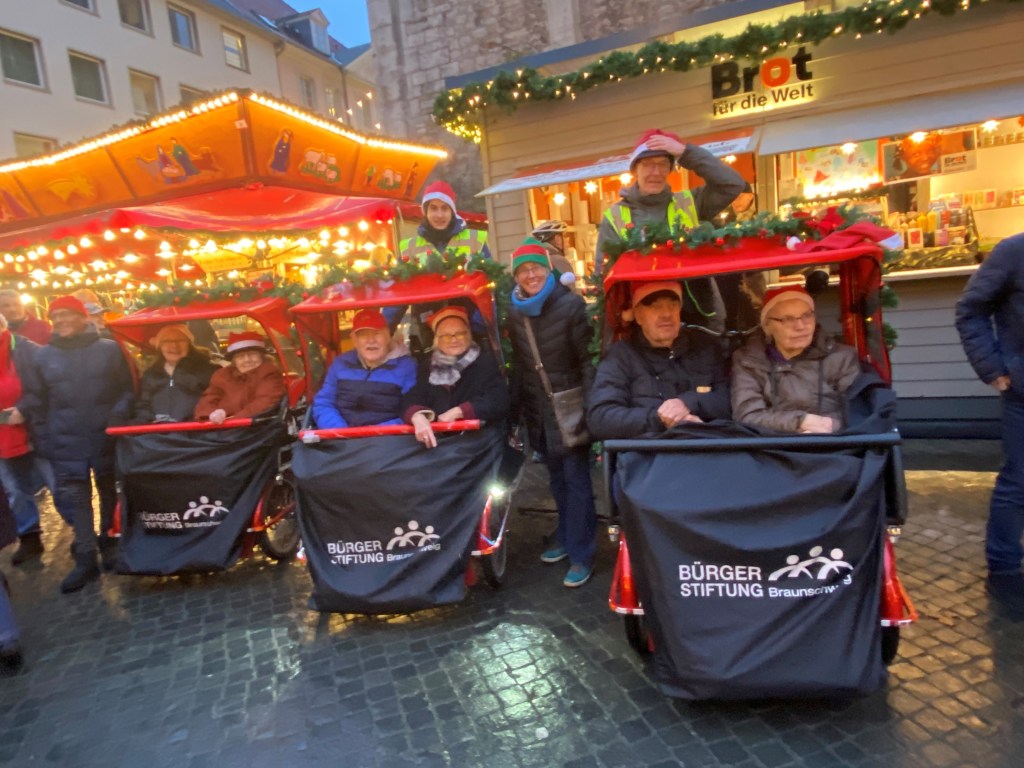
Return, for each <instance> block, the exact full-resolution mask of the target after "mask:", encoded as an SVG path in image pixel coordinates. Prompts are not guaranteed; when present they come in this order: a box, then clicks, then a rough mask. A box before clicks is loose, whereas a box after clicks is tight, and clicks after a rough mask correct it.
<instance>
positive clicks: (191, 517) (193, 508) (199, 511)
mask: <svg viewBox="0 0 1024 768" xmlns="http://www.w3.org/2000/svg"><path fill="white" fill-rule="evenodd" d="M230 511H231V510H230V509H228V508H227V507H225V506H224V503H223V502H222V501H221V500H220V499H217V500H216V501H210V497H209V496H200V497H199V501H190V502H189V503H188V509H187V510H185V514H183V515H182V516H181V519H182V521H183V522H184V523H185V527H186V528H206V527H209V526H214V525H220V524H221V522H223V520H222V519H221V518H224V517H226V516H227V514H228V513H229V512H230ZM202 517H205V518H207V519H206V520H200V519H199V518H202Z"/></svg>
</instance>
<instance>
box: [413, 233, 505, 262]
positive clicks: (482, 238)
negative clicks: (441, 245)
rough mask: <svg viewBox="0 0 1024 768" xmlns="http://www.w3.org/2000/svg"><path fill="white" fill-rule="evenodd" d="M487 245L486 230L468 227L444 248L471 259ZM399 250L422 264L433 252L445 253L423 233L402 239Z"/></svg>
mask: <svg viewBox="0 0 1024 768" xmlns="http://www.w3.org/2000/svg"><path fill="white" fill-rule="evenodd" d="M485 245H487V232H486V231H485V230H481V229H470V228H469V227H466V228H465V229H464V230H462V231H461V232H459V233H458V234H457V235H456V236H455V237H453V238H452V239H451V240H449V241H448V246H447V247H446V248H445V249H444V250H445V251H447V250H449V249H452V250H454V251H455V252H456V253H457V254H459V255H460V256H465V257H466V258H467V259H471V258H473V257H474V256H479V255H480V252H481V251H483V249H484V246H485ZM399 250H400V251H401V252H402V256H403V257H405V256H408V257H409V261H416V262H418V263H420V264H422V263H424V262H425V261H426V260H427V257H428V256H429V255H430V254H432V253H440V254H441V255H444V253H443V252H441V251H438V249H437V246H435V245H434V244H433V243H432V242H430V241H429V240H427V239H426V238H425V237H423V236H422V235H416V236H415V237H409V238H406V239H405V240H403V241H402V244H401V246H400V247H399Z"/></svg>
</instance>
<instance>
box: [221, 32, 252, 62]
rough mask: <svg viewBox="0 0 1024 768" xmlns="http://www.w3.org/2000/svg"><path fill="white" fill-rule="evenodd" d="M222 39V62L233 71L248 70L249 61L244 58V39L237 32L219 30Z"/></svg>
mask: <svg viewBox="0 0 1024 768" xmlns="http://www.w3.org/2000/svg"><path fill="white" fill-rule="evenodd" d="M221 36H222V37H223V38H224V61H226V62H227V65H228V66H229V67H234V68H235V69H246V70H247V69H249V61H248V59H246V57H245V38H244V37H242V36H241V35H240V34H238V33H237V32H233V31H231V30H230V29H226V28H224V27H222V28H221Z"/></svg>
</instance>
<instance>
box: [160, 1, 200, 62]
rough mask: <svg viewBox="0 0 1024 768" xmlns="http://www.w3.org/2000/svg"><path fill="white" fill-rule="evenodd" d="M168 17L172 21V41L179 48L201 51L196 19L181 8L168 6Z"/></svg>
mask: <svg viewBox="0 0 1024 768" xmlns="http://www.w3.org/2000/svg"><path fill="white" fill-rule="evenodd" d="M167 16H168V18H169V19H170V21H171V40H173V41H174V44H175V45H176V46H178V47H179V48H185V49H187V50H189V51H197V52H198V51H199V40H198V39H197V38H196V17H195V16H193V15H192V14H191V13H189V12H188V11H183V10H182V9H181V8H175V7H174V6H173V5H168V6H167Z"/></svg>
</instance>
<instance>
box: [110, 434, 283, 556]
mask: <svg viewBox="0 0 1024 768" xmlns="http://www.w3.org/2000/svg"><path fill="white" fill-rule="evenodd" d="M286 440H287V432H286V430H285V427H284V425H283V424H282V423H281V422H280V421H274V422H270V423H265V424H257V425H254V426H251V427H240V428H236V429H223V430H211V431H203V432H154V433H148V434H139V435H130V436H129V435H122V436H120V437H118V439H117V469H118V474H119V476H120V478H121V482H122V485H123V495H122V508H121V512H122V517H121V519H122V522H121V528H122V535H121V558H120V560H121V562H120V564H119V566H118V570H119V571H120V572H121V573H134V574H151V575H170V574H175V573H186V572H194V571H215V570H223V569H226V568H230V567H231V566H232V565H234V563H235V562H236V561H237V560H238V557H239V555H240V554H241V543H242V542H241V540H242V534H243V533H244V532H245V530H246V529H247V528H248V527H249V524H250V522H251V520H252V515H253V512H255V510H256V505H257V504H258V502H259V499H260V496H261V494H262V492H263V490H264V487H265V486H266V484H267V482H268V481H269V480H270V478H271V477H273V473H274V471H275V469H276V462H277V452H278V449H279V448H280V447H281V446H282V445H283V444H284V443H285V441H286Z"/></svg>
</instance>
